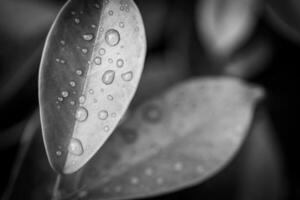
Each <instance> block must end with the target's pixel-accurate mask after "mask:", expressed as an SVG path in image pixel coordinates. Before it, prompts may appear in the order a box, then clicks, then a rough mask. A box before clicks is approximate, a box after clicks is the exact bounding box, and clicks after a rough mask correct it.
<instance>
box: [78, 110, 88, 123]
mask: <svg viewBox="0 0 300 200" xmlns="http://www.w3.org/2000/svg"><path fill="white" fill-rule="evenodd" d="M75 118H76V119H77V120H78V121H80V122H83V121H85V120H86V119H87V118H88V111H87V109H86V108H84V107H79V108H78V109H77V110H76V114H75Z"/></svg>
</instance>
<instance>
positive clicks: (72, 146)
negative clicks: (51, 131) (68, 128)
mask: <svg viewBox="0 0 300 200" xmlns="http://www.w3.org/2000/svg"><path fill="white" fill-rule="evenodd" d="M68 151H69V152H70V153H71V154H73V155H76V156H80V155H82V154H83V147H82V144H81V141H80V140H79V139H77V138H71V140H70V143H69V146H68Z"/></svg>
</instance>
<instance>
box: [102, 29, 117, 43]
mask: <svg viewBox="0 0 300 200" xmlns="http://www.w3.org/2000/svg"><path fill="white" fill-rule="evenodd" d="M105 41H106V43H107V44H108V45H109V46H116V45H117V44H119V42H120V34H119V32H118V31H117V30H115V29H109V30H108V31H106V33H105Z"/></svg>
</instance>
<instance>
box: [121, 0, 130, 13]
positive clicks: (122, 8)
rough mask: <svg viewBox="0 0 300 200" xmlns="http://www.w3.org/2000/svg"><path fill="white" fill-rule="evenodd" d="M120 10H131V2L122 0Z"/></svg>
mask: <svg viewBox="0 0 300 200" xmlns="http://www.w3.org/2000/svg"><path fill="white" fill-rule="evenodd" d="M120 10H121V11H126V12H129V4H128V3H127V2H126V1H125V0H121V1H120Z"/></svg>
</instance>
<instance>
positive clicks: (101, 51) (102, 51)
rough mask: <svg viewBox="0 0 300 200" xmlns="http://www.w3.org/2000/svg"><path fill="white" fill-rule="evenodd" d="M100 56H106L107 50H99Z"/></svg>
mask: <svg viewBox="0 0 300 200" xmlns="http://www.w3.org/2000/svg"><path fill="white" fill-rule="evenodd" d="M99 54H100V55H101V56H103V55H104V54H105V49H103V48H101V49H99Z"/></svg>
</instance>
